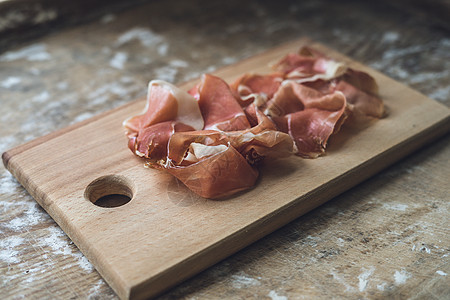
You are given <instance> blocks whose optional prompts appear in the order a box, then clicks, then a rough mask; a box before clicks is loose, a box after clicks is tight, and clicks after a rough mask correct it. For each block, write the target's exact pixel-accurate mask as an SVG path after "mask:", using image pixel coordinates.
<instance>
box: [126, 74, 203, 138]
mask: <svg viewBox="0 0 450 300" xmlns="http://www.w3.org/2000/svg"><path fill="white" fill-rule="evenodd" d="M166 121H178V122H180V123H184V124H186V125H189V126H191V127H193V128H194V129H196V130H200V129H202V128H203V125H204V123H203V118H202V115H201V112H200V108H199V106H198V103H197V100H196V99H195V98H194V97H192V96H191V95H190V94H188V93H187V92H185V91H183V90H181V89H179V88H178V87H176V86H174V85H172V84H170V83H168V82H165V81H162V80H152V81H150V83H149V85H148V92H147V103H146V106H145V108H144V111H143V113H142V114H140V115H137V116H134V117H131V118H128V119H126V120H125V121H124V122H123V125H124V127H125V128H126V129H127V134H128V135H129V136H135V135H136V134H137V133H138V132H139V131H140V130H141V129H142V128H146V127H149V126H151V125H154V124H157V123H161V122H166Z"/></svg>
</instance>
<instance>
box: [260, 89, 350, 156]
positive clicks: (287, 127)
mask: <svg viewBox="0 0 450 300" xmlns="http://www.w3.org/2000/svg"><path fill="white" fill-rule="evenodd" d="M346 106H347V102H346V98H345V96H344V94H343V93H341V92H339V91H336V92H334V93H331V94H322V93H321V92H319V91H316V90H314V89H312V88H309V87H306V86H304V85H301V84H297V83H294V82H288V83H286V84H284V85H283V86H282V87H281V88H280V90H279V91H278V92H277V94H275V96H274V98H273V100H272V101H271V103H270V104H269V107H268V108H267V110H268V113H269V114H270V115H272V116H273V120H274V121H275V123H276V124H277V126H278V128H279V130H281V131H283V132H286V133H288V134H289V135H290V136H291V137H292V139H293V140H294V142H295V145H296V146H297V154H298V155H300V156H303V157H309V158H315V157H318V156H319V155H321V154H323V153H324V152H325V148H326V145H327V141H328V139H329V137H330V136H331V134H333V133H336V132H338V131H339V129H340V127H341V125H342V123H343V122H344V121H345V119H346V117H347V116H346V114H345V110H346Z"/></svg>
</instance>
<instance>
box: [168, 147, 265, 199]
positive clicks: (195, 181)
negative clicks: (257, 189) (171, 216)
mask: <svg viewBox="0 0 450 300" xmlns="http://www.w3.org/2000/svg"><path fill="white" fill-rule="evenodd" d="M200 145H201V144H200ZM209 147H216V149H217V152H216V153H214V152H215V151H212V152H213V153H214V154H212V155H207V156H204V157H201V158H200V159H199V161H198V162H194V163H192V164H190V165H186V166H177V165H173V164H168V166H167V168H166V170H167V171H168V172H169V173H170V174H172V175H173V176H175V177H176V178H178V179H179V180H180V181H181V182H183V183H184V184H185V185H186V186H187V187H188V188H189V189H190V190H191V191H193V192H194V193H196V194H198V195H199V196H201V197H204V198H211V199H213V198H222V197H226V196H229V195H232V194H234V193H237V192H240V191H243V190H247V189H249V188H251V187H253V186H254V184H255V182H256V179H257V178H258V171H257V170H256V169H255V168H253V167H252V166H250V165H249V164H248V163H247V161H246V159H245V158H244V157H243V156H242V155H241V154H240V153H239V152H238V151H237V150H236V149H235V148H233V147H231V146H229V145H228V146H223V147H218V146H209ZM207 148H208V147H207Z"/></svg>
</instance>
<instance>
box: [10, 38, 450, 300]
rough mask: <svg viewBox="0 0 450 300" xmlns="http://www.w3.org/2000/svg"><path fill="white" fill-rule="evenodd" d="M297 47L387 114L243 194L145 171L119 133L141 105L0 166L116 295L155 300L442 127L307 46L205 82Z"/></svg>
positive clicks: (443, 120) (444, 126)
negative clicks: (123, 198)
mask: <svg viewBox="0 0 450 300" xmlns="http://www.w3.org/2000/svg"><path fill="white" fill-rule="evenodd" d="M305 44H308V45H311V46H313V47H316V48H317V49H318V50H320V51H322V52H324V53H326V54H327V55H329V56H331V57H333V58H335V59H337V60H339V61H345V62H348V63H349V65H350V66H352V67H354V68H356V69H359V70H363V71H366V72H368V73H370V74H371V75H372V76H373V77H375V79H376V81H377V82H378V83H379V85H380V94H381V97H382V98H383V99H384V101H385V103H386V106H387V108H388V110H389V115H388V116H387V117H386V118H384V119H382V120H379V121H376V122H374V123H372V124H371V126H369V127H367V128H365V129H364V130H362V131H354V130H352V129H351V128H344V129H343V130H342V131H341V132H340V133H339V134H338V135H336V136H335V137H333V138H332V139H331V140H330V142H329V148H328V151H327V155H326V156H324V157H321V158H318V159H314V160H308V159H301V158H299V157H291V158H288V159H284V160H279V161H275V162H271V163H267V164H266V165H264V166H263V167H262V169H261V176H260V179H259V180H258V183H257V186H256V187H255V188H254V189H252V190H250V191H248V192H245V193H241V194H239V195H236V196H234V197H232V198H230V199H227V200H222V201H213V200H206V199H202V198H200V197H198V196H196V195H194V194H192V193H191V192H190V191H189V190H187V189H186V188H185V187H184V186H183V185H182V184H180V183H179V182H178V181H177V180H175V179H174V178H172V177H171V176H170V175H168V174H165V173H163V172H161V171H156V170H153V169H147V168H144V166H143V161H142V160H140V159H138V158H137V157H135V156H134V155H133V154H132V153H131V152H130V151H129V150H128V148H127V139H126V137H125V135H124V130H123V128H122V121H123V120H124V119H125V118H127V117H129V116H131V115H135V114H137V113H140V112H141V111H142V109H143V107H144V105H145V102H144V100H138V101H135V102H131V103H129V104H127V105H125V106H122V107H119V108H117V109H114V110H112V111H109V112H107V113H104V114H101V115H99V116H97V117H94V118H92V119H90V120H86V121H84V122H81V123H79V124H76V125H73V126H70V127H68V128H66V129H63V130H60V131H57V132H55V133H52V134H50V135H47V136H44V137H41V138H38V139H36V140H34V141H32V142H30V143H27V144H24V145H22V146H19V147H16V148H14V149H11V150H9V151H7V152H5V153H4V154H3V162H4V164H5V166H6V168H7V169H8V170H10V171H11V173H12V174H14V176H15V177H16V178H17V179H18V180H19V182H20V183H21V184H22V185H23V186H24V187H25V188H26V189H27V190H28V191H29V192H30V194H31V195H32V196H33V197H34V198H35V199H36V201H37V202H38V203H39V204H40V205H41V206H42V207H43V208H44V209H45V210H46V211H47V212H48V213H49V214H50V215H51V216H52V217H53V218H54V219H55V221H56V222H57V223H58V224H59V226H61V228H62V229H63V230H64V231H65V232H66V233H67V234H68V236H69V237H70V238H71V239H72V240H73V241H74V242H75V244H76V245H77V246H78V247H79V248H80V250H81V251H82V252H83V253H84V254H85V256H86V257H87V258H88V259H89V260H90V261H91V262H92V264H93V265H94V266H95V267H96V269H97V270H98V271H99V272H100V273H101V274H102V276H103V277H104V278H105V280H106V281H107V282H108V283H109V284H110V285H111V286H112V288H113V289H114V290H115V291H116V292H117V294H118V295H119V296H120V297H121V298H123V299H128V298H132V299H141V298H145V297H151V296H155V295H158V294H160V293H161V292H163V291H164V290H166V289H168V288H170V287H172V286H174V285H175V284H178V283H180V282H181V281H183V280H185V279H187V278H188V277H190V276H192V275H194V274H196V273H198V272H200V271H201V270H204V269H205V268H207V267H209V266H211V265H212V264H214V263H216V262H218V261H220V260H221V259H223V258H225V257H227V256H229V255H230V254H232V253H234V252H236V251H238V250H239V249H241V248H243V247H245V246H247V245H249V244H250V243H252V242H254V241H256V240H258V239H259V238H261V237H263V236H265V235H267V234H268V233H270V232H272V231H274V230H275V229H277V228H279V227H281V226H283V225H285V224H287V223H288V222H290V221H291V220H293V219H295V218H297V217H298V216H300V215H302V214H304V213H306V212H308V211H309V210H311V209H313V208H315V207H317V206H319V205H320V204H322V203H324V202H325V201H327V200H329V199H331V198H332V197H334V196H336V195H338V194H340V193H342V192H343V191H345V190H347V189H349V188H350V187H352V186H354V185H356V184H358V183H359V182H361V181H363V180H365V179H367V178H368V177H370V176H372V175H373V174H375V173H376V172H378V171H380V170H382V169H383V168H385V167H387V166H388V165H390V164H392V163H393V162H395V161H397V160H398V159H400V158H402V157H404V156H405V155H407V154H409V153H411V152H412V151H414V150H415V149H417V148H418V147H420V146H422V145H424V144H425V143H428V142H430V141H431V140H433V139H435V138H437V137H439V136H441V135H443V134H445V133H447V132H448V131H449V128H450V117H449V116H450V112H449V109H448V108H446V107H445V106H443V105H441V104H439V103H437V102H435V101H433V100H431V99H429V98H427V97H425V96H424V95H422V94H420V93H418V92H416V91H414V90H412V89H410V88H408V87H406V86H404V85H402V84H400V83H398V82H396V81H394V80H392V79H390V78H388V77H386V76H384V75H382V74H380V73H379V72H376V71H374V70H372V69H370V68H368V67H366V66H364V65H362V64H359V63H357V62H355V61H352V60H351V59H349V58H347V57H345V56H343V55H341V54H339V53H337V52H335V51H332V50H330V49H327V48H326V47H324V46H322V45H320V44H317V43H313V42H311V41H310V40H308V39H301V40H298V41H295V42H291V43H288V44H284V45H282V46H280V47H277V48H274V49H272V50H269V51H267V52H265V53H262V54H258V55H256V56H254V57H252V58H250V59H247V60H245V61H242V62H239V63H237V64H235V65H232V66H229V67H226V68H224V69H222V70H220V71H217V72H215V74H216V75H218V76H220V77H222V78H224V79H225V80H227V81H229V82H230V81H232V80H233V79H235V78H236V77H237V76H239V75H241V74H242V73H244V72H249V71H253V72H257V73H266V72H269V68H268V63H270V62H274V61H277V60H278V59H279V58H281V57H282V56H283V55H285V54H286V53H288V52H293V51H296V50H298V48H299V47H300V46H302V45H305ZM192 85H193V82H190V83H188V84H184V85H182V86H183V87H184V88H186V89H187V88H189V87H191V86H192ZM142 88H143V89H145V88H146V87H142ZM107 194H125V195H128V196H130V197H131V198H132V200H131V201H130V202H128V203H127V204H125V205H122V206H119V207H114V208H106V207H100V206H97V205H95V204H93V203H92V202H91V201H95V199H97V198H99V197H101V196H103V195H107ZM89 199H90V200H91V201H90V200H89Z"/></svg>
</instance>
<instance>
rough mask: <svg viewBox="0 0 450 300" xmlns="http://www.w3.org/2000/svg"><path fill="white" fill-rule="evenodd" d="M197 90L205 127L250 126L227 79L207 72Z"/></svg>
mask: <svg viewBox="0 0 450 300" xmlns="http://www.w3.org/2000/svg"><path fill="white" fill-rule="evenodd" d="M197 92H198V105H199V106H200V110H201V113H202V116H203V119H204V120H205V126H204V129H206V130H208V129H214V130H222V131H233V130H242V129H247V128H250V123H249V122H248V120H247V117H246V116H245V113H244V110H243V109H242V107H241V106H240V105H239V102H238V101H237V99H236V97H235V96H234V95H233V92H232V91H231V89H230V87H229V86H228V84H227V83H226V82H225V81H223V80H222V79H220V78H219V77H216V76H213V75H209V74H205V75H203V76H202V81H201V82H200V85H199V86H198V87H197Z"/></svg>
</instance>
